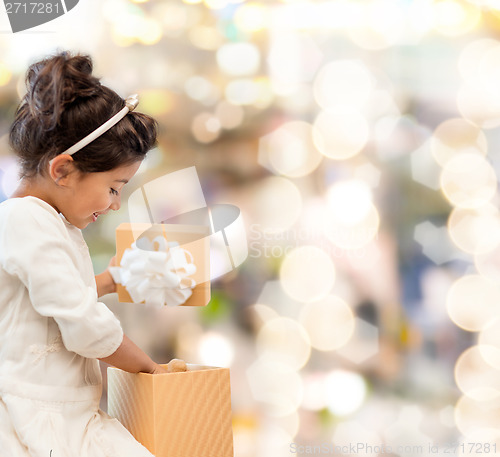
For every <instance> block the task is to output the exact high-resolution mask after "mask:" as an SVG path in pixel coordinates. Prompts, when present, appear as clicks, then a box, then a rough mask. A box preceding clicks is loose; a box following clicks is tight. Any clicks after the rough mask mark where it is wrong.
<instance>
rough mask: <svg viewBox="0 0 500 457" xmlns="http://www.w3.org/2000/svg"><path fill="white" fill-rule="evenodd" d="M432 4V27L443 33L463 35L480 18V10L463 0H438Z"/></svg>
mask: <svg viewBox="0 0 500 457" xmlns="http://www.w3.org/2000/svg"><path fill="white" fill-rule="evenodd" d="M433 6H434V28H435V29H436V30H437V31H439V32H440V33H442V34H443V35H447V36H457V35H463V34H465V33H467V32H469V31H471V30H472V29H474V27H476V26H477V25H478V23H479V21H480V19H481V11H480V10H479V9H478V8H476V7H475V6H473V5H471V4H470V3H467V2H466V1H465V0H438V1H436V2H435V3H434V5H433Z"/></svg>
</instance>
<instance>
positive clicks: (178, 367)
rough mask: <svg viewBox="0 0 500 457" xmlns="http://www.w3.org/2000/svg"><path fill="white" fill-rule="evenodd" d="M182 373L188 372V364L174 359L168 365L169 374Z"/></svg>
mask: <svg viewBox="0 0 500 457" xmlns="http://www.w3.org/2000/svg"><path fill="white" fill-rule="evenodd" d="M181 371H187V366H186V362H184V360H180V359H172V360H171V361H170V362H168V364H167V372H168V373H179V372H181Z"/></svg>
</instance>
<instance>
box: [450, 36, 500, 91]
mask: <svg viewBox="0 0 500 457" xmlns="http://www.w3.org/2000/svg"><path fill="white" fill-rule="evenodd" d="M499 44H500V43H499V42H498V41H497V40H493V39H491V38H482V39H480V40H475V41H473V42H471V43H469V44H467V45H466V46H465V47H464V48H463V50H462V52H461V53H460V57H459V60H458V69H459V71H460V75H461V76H462V78H463V79H464V80H465V81H466V82H467V83H469V84H472V85H475V84H477V83H478V82H479V81H480V79H481V74H480V64H481V61H482V60H483V58H484V56H485V55H486V53H487V52H488V51H489V50H491V49H493V48H496V47H498V45H499Z"/></svg>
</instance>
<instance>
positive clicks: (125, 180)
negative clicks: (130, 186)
mask: <svg viewBox="0 0 500 457" xmlns="http://www.w3.org/2000/svg"><path fill="white" fill-rule="evenodd" d="M115 182H123V183H125V184H127V183H128V180H127V179H115Z"/></svg>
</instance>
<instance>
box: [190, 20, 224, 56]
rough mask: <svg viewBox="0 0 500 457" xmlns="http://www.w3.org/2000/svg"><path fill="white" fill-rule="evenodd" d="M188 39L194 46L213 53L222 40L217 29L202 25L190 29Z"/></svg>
mask: <svg viewBox="0 0 500 457" xmlns="http://www.w3.org/2000/svg"><path fill="white" fill-rule="evenodd" d="M189 39H190V41H191V43H193V45H194V46H196V47H197V48H200V49H206V50H207V51H215V50H217V49H218V48H219V47H220V46H221V45H222V43H223V38H222V36H221V34H220V33H219V31H218V30H217V29H215V28H213V27H208V26H204V25H197V26H195V27H192V28H191V29H190V30H189Z"/></svg>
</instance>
